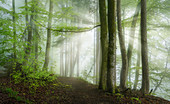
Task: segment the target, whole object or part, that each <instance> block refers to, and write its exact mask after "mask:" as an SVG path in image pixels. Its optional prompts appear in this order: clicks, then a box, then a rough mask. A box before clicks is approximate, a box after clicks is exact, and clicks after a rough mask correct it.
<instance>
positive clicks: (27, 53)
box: [23, 0, 34, 66]
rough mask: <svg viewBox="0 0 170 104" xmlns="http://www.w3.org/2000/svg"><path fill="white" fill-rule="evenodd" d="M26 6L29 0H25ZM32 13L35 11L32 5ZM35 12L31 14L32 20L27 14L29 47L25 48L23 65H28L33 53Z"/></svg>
mask: <svg viewBox="0 0 170 104" xmlns="http://www.w3.org/2000/svg"><path fill="white" fill-rule="evenodd" d="M25 6H27V0H25ZM32 8H33V9H32V11H31V12H32V13H34V11H33V10H34V7H33V6H32ZM25 10H26V11H27V12H28V10H27V8H25ZM32 19H33V14H31V16H30V22H29V21H28V13H27V14H26V27H27V30H28V39H27V42H28V43H27V47H26V50H25V56H24V62H23V66H26V64H27V62H28V59H29V55H30V54H31V46H32V26H33V21H32Z"/></svg>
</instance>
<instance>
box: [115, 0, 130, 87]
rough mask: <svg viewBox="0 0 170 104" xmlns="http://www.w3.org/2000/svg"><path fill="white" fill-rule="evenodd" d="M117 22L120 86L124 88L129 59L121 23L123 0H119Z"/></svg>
mask: <svg viewBox="0 0 170 104" xmlns="http://www.w3.org/2000/svg"><path fill="white" fill-rule="evenodd" d="M117 22H118V23H117V24H118V34H119V44H120V50H121V57H122V69H121V73H120V87H121V88H122V89H124V88H126V81H127V71H128V61H127V55H126V47H125V37H124V35H125V34H123V33H122V25H121V0H117Z"/></svg>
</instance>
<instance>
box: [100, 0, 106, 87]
mask: <svg viewBox="0 0 170 104" xmlns="http://www.w3.org/2000/svg"><path fill="white" fill-rule="evenodd" d="M99 13H100V23H101V30H100V32H101V37H100V39H101V48H102V62H101V67H100V80H99V89H103V90H105V88H106V71H107V54H108V53H107V50H108V40H107V21H106V2H105V0H99Z"/></svg>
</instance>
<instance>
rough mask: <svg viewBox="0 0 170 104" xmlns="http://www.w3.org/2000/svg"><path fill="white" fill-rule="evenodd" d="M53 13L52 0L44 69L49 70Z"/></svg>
mask: <svg viewBox="0 0 170 104" xmlns="http://www.w3.org/2000/svg"><path fill="white" fill-rule="evenodd" d="M52 14H53V2H52V0H50V5H49V17H48V29H47V44H46V51H45V62H44V66H43V70H47V68H48V64H49V60H50V59H49V58H50V48H51V23H52Z"/></svg>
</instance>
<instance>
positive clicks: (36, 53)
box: [34, 0, 39, 70]
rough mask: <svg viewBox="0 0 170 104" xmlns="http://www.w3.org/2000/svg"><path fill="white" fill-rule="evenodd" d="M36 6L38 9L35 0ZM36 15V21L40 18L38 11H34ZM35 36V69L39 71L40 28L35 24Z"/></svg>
mask: <svg viewBox="0 0 170 104" xmlns="http://www.w3.org/2000/svg"><path fill="white" fill-rule="evenodd" d="M35 6H36V8H37V6H38V1H37V0H35ZM34 13H35V15H34V18H35V20H37V18H38V16H37V10H36V9H34ZM34 35H35V39H34V41H35V60H36V62H35V66H34V67H35V70H38V68H37V66H38V42H39V41H38V40H39V35H38V27H37V25H36V24H34Z"/></svg>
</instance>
